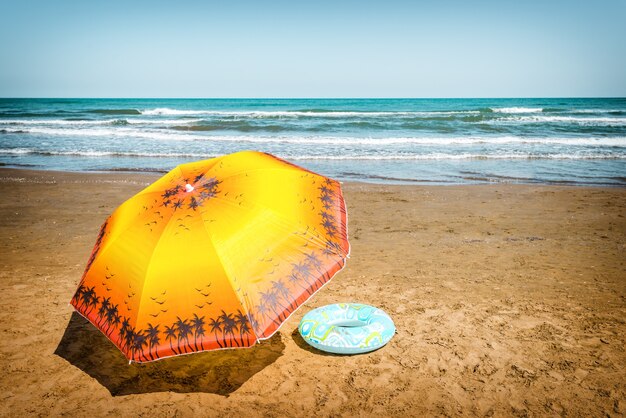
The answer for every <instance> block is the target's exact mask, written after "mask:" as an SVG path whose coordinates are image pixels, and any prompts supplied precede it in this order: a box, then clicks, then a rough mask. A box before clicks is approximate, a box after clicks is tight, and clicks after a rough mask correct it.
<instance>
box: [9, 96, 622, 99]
mask: <svg viewBox="0 0 626 418" xmlns="http://www.w3.org/2000/svg"><path fill="white" fill-rule="evenodd" d="M3 99H55V100H59V99H66V100H76V99H96V100H145V99H150V100H234V99H235V100H375V99H378V100H461V99H465V100H467V99H486V100H489V99H626V96H454V97H453V96H449V97H447V96H437V97H436V96H430V97H429V96H423V97H408V96H407V97H392V96H380V97H366V96H357V97H348V96H345V97H339V96H332V97H286V96H283V97H269V96H268V97H261V96H257V97H244V96H233V97H226V96H219V97H182V96H172V97H158V96H142V97H139V96H137V97H133V96H127V97H115V96H75V97H70V96H56V97H54V96H48V97H46V96H0V100H3Z"/></svg>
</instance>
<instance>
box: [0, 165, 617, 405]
mask: <svg viewBox="0 0 626 418" xmlns="http://www.w3.org/2000/svg"><path fill="white" fill-rule="evenodd" d="M159 177H160V175H158V174H146V173H102V174H99V173H84V172H80V173H73V172H52V171H34V170H22V169H10V168H4V167H2V168H0V193H1V195H2V196H3V197H2V200H1V201H0V267H1V268H0V323H1V324H2V327H1V328H0V337H1V338H0V367H1V368H2V370H5V373H3V374H2V375H0V385H2V387H3V388H4V392H3V394H2V395H1V396H0V399H2V406H0V416H9V415H13V416H15V415H26V414H29V415H36V414H40V415H61V414H74V415H81V416H87V415H91V416H103V415H138V414H146V415H156V416H162V415H167V416H171V415H174V414H178V415H181V416H198V415H209V416H212V415H222V414H224V413H229V414H233V415H241V416H302V415H313V414H320V415H343V416H354V415H360V416H375V415H378V416H387V415H395V416H416V415H429V416H432V415H448V416H449V415H492V414H495V415H506V416H508V415H520V416H523V415H546V414H548V415H554V414H567V415H586V416H598V415H606V414H610V415H623V414H626V402H625V401H624V399H626V383H625V382H626V351H625V350H624V347H625V346H626V261H625V260H626V189H625V188H623V187H591V186H569V185H559V186H554V185H537V184H531V185H520V184H502V183H500V184H480V185H446V186H433V185H424V186H416V185H388V184H369V183H358V182H346V183H344V184H343V186H342V188H343V191H344V197H345V199H346V204H347V207H348V214H349V231H350V236H349V238H350V243H351V247H352V251H351V257H350V259H349V260H348V262H347V264H346V268H345V269H344V270H343V271H342V272H341V273H339V274H337V275H336V276H335V277H334V278H333V279H332V280H331V281H330V282H329V283H328V284H327V285H326V286H325V287H324V289H323V290H322V291H320V292H319V293H318V294H316V295H315V296H314V297H313V298H311V299H309V300H308V301H307V303H305V304H304V305H303V306H302V307H301V309H299V310H298V312H297V314H296V315H294V316H293V317H292V318H289V320H287V321H286V322H285V323H284V324H283V325H282V327H281V328H280V330H279V331H278V332H277V333H276V334H275V335H274V336H273V337H272V338H270V339H269V340H267V341H265V342H263V343H262V344H258V345H256V346H255V347H253V348H250V349H246V350H223V351H219V352H204V353H199V354H194V355H190V356H182V357H178V358H172V359H168V360H163V361H160V362H156V363H148V364H132V365H128V364H127V361H125V358H124V357H123V356H122V355H121V354H120V353H119V351H118V350H117V348H116V347H115V346H114V345H113V344H111V343H110V342H109V341H108V340H107V339H106V338H105V337H104V336H103V335H102V334H101V333H100V332H99V331H97V330H96V329H95V328H94V327H93V326H91V325H90V324H89V323H87V322H86V321H85V320H83V319H81V318H80V317H78V316H77V315H76V314H73V313H72V311H73V310H72V309H71V307H70V306H68V302H69V300H70V298H71V296H72V294H73V292H74V291H75V289H76V286H77V284H78V282H79V280H80V277H81V274H82V271H83V269H84V267H85V263H86V262H87V259H88V257H89V254H90V252H91V250H92V248H93V245H94V242H95V239H96V236H97V232H98V229H99V227H100V225H101V223H102V222H103V221H104V219H105V218H106V216H108V215H109V214H110V213H111V212H112V211H113V210H114V209H115V208H116V207H117V206H118V205H119V204H121V203H122V202H123V201H125V200H126V199H128V198H129V197H131V196H132V195H133V194H135V193H137V192H138V191H140V190H141V189H143V188H144V187H146V186H147V185H148V184H150V183H151V182H152V181H154V180H156V179H157V178H159ZM93 186H95V187H93ZM341 301H355V302H363V303H367V304H370V305H373V306H378V307H380V308H382V309H384V310H385V311H386V312H387V313H388V314H389V315H390V316H391V317H392V318H393V320H394V322H395V325H396V328H397V334H396V335H395V336H394V338H393V339H392V340H391V341H390V343H389V344H388V345H386V346H385V347H383V348H382V349H380V350H378V351H375V352H373V353H370V354H366V355H359V356H330V355H325V354H323V353H321V352H319V351H316V350H314V349H312V348H311V347H309V346H308V345H307V344H306V343H305V342H304V341H303V340H302V339H301V338H300V336H299V334H298V332H297V326H298V322H299V320H300V319H301V317H302V315H304V314H305V313H306V312H308V311H309V310H310V309H313V308H316V307H319V306H322V305H325V304H330V303H336V302H341Z"/></svg>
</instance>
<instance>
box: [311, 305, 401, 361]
mask: <svg viewBox="0 0 626 418" xmlns="http://www.w3.org/2000/svg"><path fill="white" fill-rule="evenodd" d="M298 330H299V331H300V335H302V338H304V341H306V342H307V343H309V344H310V345H312V346H313V347H315V348H317V349H319V350H322V351H327V352H329V353H336V354H361V353H367V352H370V351H374V350H377V349H379V348H380V347H382V346H384V345H385V344H387V343H388V342H389V340H391V337H393V335H394V334H395V332H396V327H395V325H394V324H393V321H392V320H391V318H390V317H389V315H387V314H386V313H385V312H384V311H382V310H380V309H378V308H375V307H373V306H369V305H363V304H360V303H337V304H334V305H326V306H322V307H321V308H317V309H314V310H312V311H311V312H309V313H307V314H306V315H304V317H303V318H302V321H300V325H299V326H298Z"/></svg>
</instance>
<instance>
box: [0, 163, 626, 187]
mask: <svg viewBox="0 0 626 418" xmlns="http://www.w3.org/2000/svg"><path fill="white" fill-rule="evenodd" d="M5 172H6V173H24V174H25V175H26V177H35V176H45V175H63V174H71V175H86V176H88V177H89V176H100V175H101V176H107V175H119V176H135V175H137V176H147V177H150V178H153V179H152V180H151V181H154V180H156V179H158V178H159V177H161V176H163V175H164V174H166V173H167V172H168V170H157V169H154V170H152V169H146V170H144V169H135V170H130V169H119V170H118V169H110V170H93V171H72V170H54V169H50V170H48V169H41V168H31V167H18V166H10V165H6V164H5V165H0V179H1V178H2V177H5V176H3V175H2V173H5ZM322 175H323V174H322ZM367 177H368V178H371V179H372V181H367V180H365V179H359V180H352V179H349V180H343V179H337V178H336V177H331V178H334V179H337V180H339V181H340V182H341V183H342V184H367V185H371V186H408V187H464V186H507V185H512V186H529V187H532V186H549V187H583V188H585V187H589V188H609V189H614V188H616V189H620V188H626V183H624V184H615V183H583V182H576V181H566V180H563V181H539V180H537V181H528V182H524V181H522V180H523V179H518V180H520V181H514V180H515V178H512V181H495V180H494V181H490V180H474V182H472V181H466V182H459V183H455V182H440V181H437V180H414V179H401V178H393V177H382V176H370V175H367ZM376 179H380V180H383V181H380V182H376V181H374V180H376ZM385 180H386V181H385Z"/></svg>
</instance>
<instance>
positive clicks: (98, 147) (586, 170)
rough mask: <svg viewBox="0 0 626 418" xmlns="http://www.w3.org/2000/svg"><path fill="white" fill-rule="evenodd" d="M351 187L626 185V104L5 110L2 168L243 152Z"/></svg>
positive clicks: (0, 115)
mask: <svg viewBox="0 0 626 418" xmlns="http://www.w3.org/2000/svg"><path fill="white" fill-rule="evenodd" d="M247 149H253V150H259V151H265V152H270V153H272V154H275V155H278V156H280V157H282V158H285V159H287V160H290V161H292V162H294V163H296V164H299V165H302V166H304V167H307V168H309V169H311V170H314V171H317V172H319V173H322V174H324V175H327V176H331V177H334V178H338V179H340V180H358V181H370V182H379V183H385V182H391V183H417V184H420V183H421V184H463V183H489V182H513V183H559V184H595V185H616V186H624V185H626V99H623V98H618V99H0V164H1V165H4V166H10V167H22V168H32V169H50V170H64V171H156V172H162V171H167V170H169V169H171V168H173V167H174V166H176V165H177V164H180V163H184V162H187V161H193V160H199V159H204V158H210V157H213V156H217V155H222V154H226V153H231V152H235V151H239V150H247Z"/></svg>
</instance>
